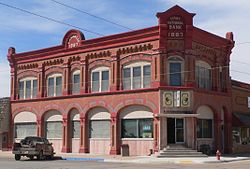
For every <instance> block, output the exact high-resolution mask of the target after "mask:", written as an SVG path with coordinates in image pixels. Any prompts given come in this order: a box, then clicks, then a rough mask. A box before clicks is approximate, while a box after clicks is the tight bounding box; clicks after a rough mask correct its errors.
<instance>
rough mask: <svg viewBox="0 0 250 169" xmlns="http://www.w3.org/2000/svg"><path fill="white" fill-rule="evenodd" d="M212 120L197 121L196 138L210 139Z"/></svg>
mask: <svg viewBox="0 0 250 169" xmlns="http://www.w3.org/2000/svg"><path fill="white" fill-rule="evenodd" d="M212 124H213V123H212V120H211V119H197V138H212V137H213V136H212V133H213V132H212Z"/></svg>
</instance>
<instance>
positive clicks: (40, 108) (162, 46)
mask: <svg viewBox="0 0 250 169" xmlns="http://www.w3.org/2000/svg"><path fill="white" fill-rule="evenodd" d="M194 15H195V14H193V13H189V12H187V11H185V10H184V9H182V8H180V7H179V6H174V7H172V8H170V9H169V10H167V11H165V12H162V13H157V18H158V25H157V26H154V27H150V28H145V29H141V30H136V31H131V32H126V33H121V34H116V35H110V36H105V37H101V38H95V39H89V40H86V39H85V38H84V35H83V34H82V33H81V32H80V31H78V30H70V31H68V32H67V33H66V35H65V36H64V38H63V42H62V44H61V45H59V46H54V47H50V48H46V49H41V50H37V51H30V52H25V53H16V52H15V48H13V47H11V48H9V50H8V60H9V62H10V66H11V119H12V120H11V129H10V132H9V136H13V133H14V128H13V126H14V121H15V117H16V115H17V114H19V113H21V112H32V113H33V114H35V116H36V118H37V121H36V124H37V135H39V136H45V134H44V133H45V129H44V128H45V126H44V116H45V114H46V113H47V112H48V111H50V110H57V111H58V112H60V113H61V115H62V123H63V128H62V131H63V132H62V133H63V136H62V139H61V140H62V141H61V142H60V144H61V145H62V146H61V147H59V149H61V151H62V152H71V151H72V147H73V146H75V145H73V144H72V142H73V141H72V138H71V130H70V127H69V126H70V125H69V124H70V113H71V110H72V109H76V110H77V111H78V112H79V114H80V138H79V143H77V144H79V145H78V146H77V148H76V149H78V152H81V153H88V152H90V149H91V148H90V141H89V140H90V139H89V129H88V128H89V123H88V119H89V115H88V113H89V111H90V110H92V109H95V108H97V107H102V108H105V109H106V111H107V112H108V113H109V114H110V144H109V145H110V147H109V149H108V150H109V153H110V154H119V153H120V147H121V144H125V143H126V144H129V145H130V147H134V149H135V150H134V152H132V153H134V155H139V154H148V153H149V150H145V151H144V152H141V151H140V149H141V148H139V145H138V144H140V143H139V142H140V140H139V141H138V142H137V141H136V140H133V141H131V140H124V139H121V122H120V116H121V115H120V112H121V111H123V110H126V109H132V108H133V106H143V107H146V108H148V109H149V110H150V111H151V113H152V118H153V128H154V129H153V138H152V140H150V139H149V140H144V141H143V140H142V141H141V142H142V144H144V143H145V145H146V146H147V148H148V149H152V150H153V151H154V152H157V151H159V150H161V149H163V148H164V147H165V146H166V144H167V142H166V137H165V136H164V134H166V126H164V125H163V124H165V122H166V117H165V114H166V116H168V115H169V114H171V113H172V112H177V114H185V113H186V112H190V114H191V115H192V117H191V116H190V117H189V116H188V117H184V118H187V119H186V121H187V123H186V125H190V126H191V127H192V131H185V133H186V140H185V142H184V144H186V145H187V146H189V147H192V148H194V149H196V148H199V147H198V146H199V145H200V143H198V141H197V140H198V139H197V135H196V115H195V114H197V110H198V109H199V107H201V106H206V107H208V108H209V109H211V110H212V112H213V117H214V118H213V138H212V141H211V146H213V148H214V149H224V151H225V152H231V151H232V141H231V140H232V139H231V137H232V136H231V127H232V116H231V112H232V107H231V81H230V77H229V62H230V54H231V50H232V48H233V46H234V41H233V35H232V33H227V35H226V38H222V37H219V36H216V35H214V34H211V33H209V32H206V31H204V30H201V29H199V28H197V27H195V26H194V25H193V17H194ZM175 56H178V58H180V59H181V60H182V61H183V69H182V72H181V74H182V84H181V85H180V86H172V85H171V84H170V80H169V78H170V73H169V69H170V68H169V63H170V61H169V59H170V58H171V57H175ZM197 61H202V62H206V63H208V64H209V65H210V66H211V89H209V90H207V89H203V88H199V87H198V84H197V81H196V75H195V68H196V67H195V65H196V62H197ZM136 62H147V63H150V65H151V76H150V77H151V79H150V87H147V88H141V89H135V90H123V88H124V86H123V74H122V71H123V68H124V67H125V66H126V65H129V64H132V63H136ZM100 66H104V67H107V68H108V69H109V70H110V74H109V90H108V91H105V92H92V91H91V84H92V82H91V71H92V70H94V69H95V68H98V67H100ZM75 70H79V71H80V93H79V94H72V93H71V89H72V82H71V79H72V73H73V72H74V71H75ZM52 73H60V74H62V96H57V97H49V96H48V93H47V92H48V89H47V87H48V86H47V84H48V82H47V79H48V77H49V76H50V75H51V74H52ZM25 77H35V78H37V85H38V87H37V96H36V98H33V99H20V96H19V94H18V86H19V85H18V82H19V81H20V79H22V78H25ZM168 91H172V92H175V91H181V92H184V93H185V91H188V96H190V97H189V99H190V101H189V100H188V102H189V105H188V106H186V107H184V108H181V107H178V106H177V107H172V108H167V107H164V106H163V100H162V97H163V96H162V94H163V93H164V92H168ZM177 93H178V92H177ZM222 111H223V112H224V113H223V114H224V117H223V119H224V123H223V125H224V129H225V130H223V132H224V133H221V132H222V131H221V125H222V123H221V121H222V116H221V112H222ZM161 114H163V116H161ZM189 135H190V136H191V137H188V136H189ZM222 135H223V139H222ZM201 141H202V140H201ZM12 142H13V137H10V139H9V147H11V145H12ZM146 142H147V143H146ZM91 144H92V143H91ZM103 144H104V143H103ZM209 144H210V143H209ZM98 146H100V145H98ZM142 148H143V147H142ZM130 150H131V149H130ZM105 151H106V150H105ZM131 151H133V150H131Z"/></svg>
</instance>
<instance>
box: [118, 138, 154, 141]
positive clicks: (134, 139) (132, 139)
mask: <svg viewBox="0 0 250 169" xmlns="http://www.w3.org/2000/svg"><path fill="white" fill-rule="evenodd" d="M121 140H122V141H154V138H122V139H121Z"/></svg>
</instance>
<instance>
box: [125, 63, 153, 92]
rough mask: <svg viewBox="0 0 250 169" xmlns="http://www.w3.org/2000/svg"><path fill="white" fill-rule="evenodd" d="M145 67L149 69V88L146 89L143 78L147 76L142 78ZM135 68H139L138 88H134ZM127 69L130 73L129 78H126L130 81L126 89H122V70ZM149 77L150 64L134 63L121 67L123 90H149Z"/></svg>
mask: <svg viewBox="0 0 250 169" xmlns="http://www.w3.org/2000/svg"><path fill="white" fill-rule="evenodd" d="M146 66H149V67H150V75H149V79H150V81H149V86H148V87H146V86H145V85H144V84H145V82H144V80H145V77H147V76H144V67H146ZM135 68H140V87H139V88H134V69H135ZM125 69H127V70H129V71H130V77H127V78H129V79H130V85H129V87H128V88H126V89H125V88H124V86H125V85H124V81H123V80H124V79H125V78H124V70H125ZM151 77H152V66H151V62H146V61H144V62H135V63H131V64H128V65H126V66H123V68H122V85H123V90H136V89H146V88H150V87H151V82H152V80H151Z"/></svg>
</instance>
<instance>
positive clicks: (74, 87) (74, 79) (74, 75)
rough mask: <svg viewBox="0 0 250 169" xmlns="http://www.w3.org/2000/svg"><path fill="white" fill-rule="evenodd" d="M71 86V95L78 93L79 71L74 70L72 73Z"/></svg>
mask: <svg viewBox="0 0 250 169" xmlns="http://www.w3.org/2000/svg"><path fill="white" fill-rule="evenodd" d="M71 86H72V87H71V90H72V91H71V93H72V94H79V93H80V70H76V71H74V72H73V73H72V79H71Z"/></svg>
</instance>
